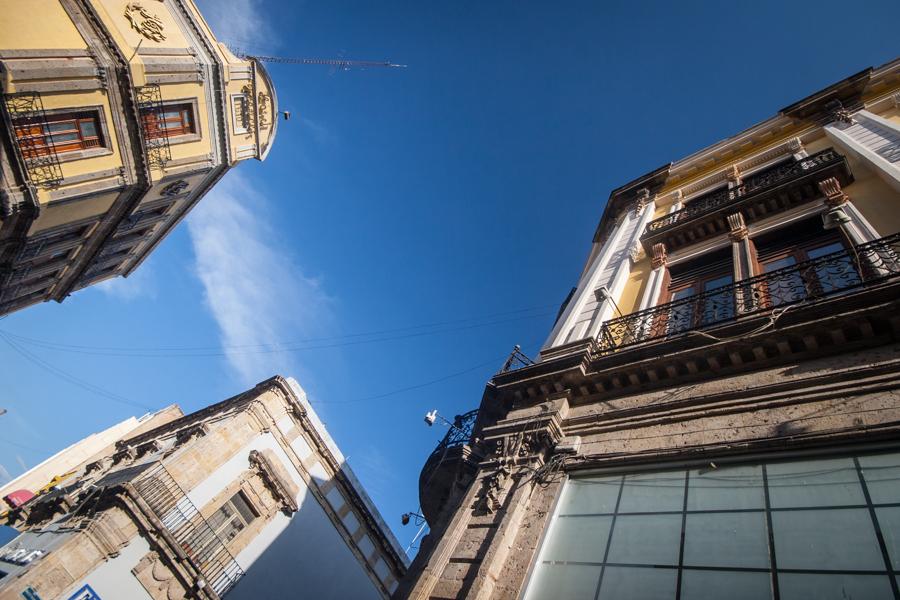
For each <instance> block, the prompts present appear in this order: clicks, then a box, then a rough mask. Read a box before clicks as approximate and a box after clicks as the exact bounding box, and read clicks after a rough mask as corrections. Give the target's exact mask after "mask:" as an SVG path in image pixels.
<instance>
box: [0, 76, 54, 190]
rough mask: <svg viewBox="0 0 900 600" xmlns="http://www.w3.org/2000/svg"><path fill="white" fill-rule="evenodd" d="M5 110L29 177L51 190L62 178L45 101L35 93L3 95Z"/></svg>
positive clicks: (40, 185)
mask: <svg viewBox="0 0 900 600" xmlns="http://www.w3.org/2000/svg"><path fill="white" fill-rule="evenodd" d="M3 100H4V104H5V105H6V111H7V113H9V118H10V121H11V123H12V126H13V137H14V138H15V141H16V149H17V151H18V153H19V156H20V158H21V159H22V162H23V163H25V168H26V170H27V171H28V178H29V179H30V180H31V183H32V184H34V185H35V186H38V187H42V188H46V189H52V188H55V187H58V186H59V184H60V183H61V182H62V180H63V173H62V167H60V164H59V156H57V153H56V146H55V144H54V143H53V140H52V138H51V137H50V136H49V135H47V134H48V132H49V131H50V125H49V123H48V122H47V113H46V112H44V103H43V101H42V100H41V95H40V94H39V93H37V92H27V93H25V92H23V93H16V94H5V95H4V97H3Z"/></svg>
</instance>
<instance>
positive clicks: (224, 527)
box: [208, 492, 256, 543]
mask: <svg viewBox="0 0 900 600" xmlns="http://www.w3.org/2000/svg"><path fill="white" fill-rule="evenodd" d="M255 518H256V513H255V512H253V509H252V508H251V507H250V503H249V502H247V499H246V498H245V497H244V495H243V494H242V493H241V492H238V493H236V494H235V495H234V496H232V497H231V499H229V500H228V502H226V503H225V504H223V505H222V506H221V507H220V508H219V510H217V511H216V512H214V513H213V514H212V516H210V517H209V519H208V521H209V526H210V527H212V529H213V531H215V532H216V535H217V536H218V537H219V539H221V540H222V541H223V542H226V543H227V542H230V541H231V540H233V539H234V538H235V536H236V535H237V534H238V533H240V531H241V530H242V529H243V528H244V527H246V526H247V525H249V524H250V523H251V522H252V521H253V519H255Z"/></svg>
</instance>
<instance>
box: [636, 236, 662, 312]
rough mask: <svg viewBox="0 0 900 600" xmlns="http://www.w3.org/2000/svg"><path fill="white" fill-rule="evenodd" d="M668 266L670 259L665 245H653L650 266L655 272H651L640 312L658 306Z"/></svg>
mask: <svg viewBox="0 0 900 600" xmlns="http://www.w3.org/2000/svg"><path fill="white" fill-rule="evenodd" d="M668 264H669V258H668V255H667V254H666V247H665V245H664V244H661V243H660V244H653V247H652V248H650V266H651V267H653V270H652V271H651V272H650V279H649V280H648V281H647V287H646V289H644V295H643V296H642V297H641V304H640V306H639V310H644V309H645V308H650V307H652V306H656V302H657V301H658V300H659V296H660V294H661V293H662V286H663V282H664V281H665V279H666V268H667V267H668Z"/></svg>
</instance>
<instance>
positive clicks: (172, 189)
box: [160, 179, 188, 198]
mask: <svg viewBox="0 0 900 600" xmlns="http://www.w3.org/2000/svg"><path fill="white" fill-rule="evenodd" d="M187 188H188V182H187V181H185V180H184V179H179V180H178V181H173V182H172V183H170V184H169V185H167V186H166V187H164V188H163V189H162V191H161V192H160V194H161V195H163V196H165V197H166V198H173V197H175V196H177V195H178V194H181V193H182V192H184V190H186V189H187Z"/></svg>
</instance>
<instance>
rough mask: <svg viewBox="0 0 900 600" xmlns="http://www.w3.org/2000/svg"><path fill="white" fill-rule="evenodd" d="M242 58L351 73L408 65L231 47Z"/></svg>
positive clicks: (402, 67) (403, 67)
mask: <svg viewBox="0 0 900 600" xmlns="http://www.w3.org/2000/svg"><path fill="white" fill-rule="evenodd" d="M229 48H230V49H231V51H232V52H234V53H235V54H236V55H237V56H239V57H240V58H252V59H255V60H258V61H261V62H267V63H281V64H291V65H325V66H329V67H334V68H336V69H340V70H341V71H349V70H350V69H352V68H354V67H358V68H361V69H365V68H366V67H387V68H390V69H405V68H406V65H398V64H395V63H392V62H391V61H383V62H379V61H374V60H347V59H343V58H289V57H283V56H265V55H259V54H251V53H249V52H244V51H243V50H241V49H239V48H234V47H231V46H229Z"/></svg>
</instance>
